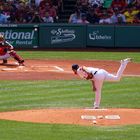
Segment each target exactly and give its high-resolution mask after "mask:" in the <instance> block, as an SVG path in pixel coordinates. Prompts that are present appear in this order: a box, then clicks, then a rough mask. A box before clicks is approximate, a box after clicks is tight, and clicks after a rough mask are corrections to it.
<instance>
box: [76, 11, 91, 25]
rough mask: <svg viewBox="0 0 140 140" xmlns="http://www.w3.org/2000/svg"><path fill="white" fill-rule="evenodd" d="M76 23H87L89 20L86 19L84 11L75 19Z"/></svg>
mask: <svg viewBox="0 0 140 140" xmlns="http://www.w3.org/2000/svg"><path fill="white" fill-rule="evenodd" d="M77 23H82V24H87V23H89V22H88V21H87V16H86V14H85V13H83V14H82V15H81V19H79V20H77Z"/></svg>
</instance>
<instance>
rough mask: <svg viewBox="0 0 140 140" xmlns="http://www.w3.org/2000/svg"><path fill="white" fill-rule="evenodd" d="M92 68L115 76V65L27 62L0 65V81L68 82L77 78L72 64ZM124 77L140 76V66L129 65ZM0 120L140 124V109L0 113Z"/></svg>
mask: <svg viewBox="0 0 140 140" xmlns="http://www.w3.org/2000/svg"><path fill="white" fill-rule="evenodd" d="M75 63H76V64H79V65H85V66H93V67H98V68H103V69H106V70H107V71H109V72H111V73H116V72H117V70H118V68H119V65H120V63H119V62H118V61H92V60H91V61H89V60H88V61H86V60H82V61H81V60H59V61H58V60H26V63H25V66H18V65H17V64H15V63H14V61H9V63H8V64H7V65H5V66H3V65H0V77H1V80H67V79H75V78H79V77H76V76H74V75H73V73H72V71H71V65H72V64H75ZM124 76H140V63H133V62H131V63H129V64H128V66H127V69H126V70H125V72H124ZM0 119H7V120H16V121H25V122H38V123H59V124H78V125H127V124H140V109H98V110H93V109H70V108H69V109H43V110H41V109H40V110H27V111H15V112H2V113H0Z"/></svg>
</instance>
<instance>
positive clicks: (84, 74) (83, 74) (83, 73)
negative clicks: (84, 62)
mask: <svg viewBox="0 0 140 140" xmlns="http://www.w3.org/2000/svg"><path fill="white" fill-rule="evenodd" d="M98 70H99V69H98V68H93V67H85V66H83V67H79V68H78V70H77V74H78V75H79V76H80V77H81V78H82V79H86V78H87V76H88V73H91V74H92V75H94V73H95V72H96V71H98Z"/></svg>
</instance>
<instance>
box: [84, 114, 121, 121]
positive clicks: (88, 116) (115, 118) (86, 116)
mask: <svg viewBox="0 0 140 140" xmlns="http://www.w3.org/2000/svg"><path fill="white" fill-rule="evenodd" d="M81 119H82V120H96V119H107V120H119V119H121V117H120V116H119V115H106V116H103V115H99V116H94V115H81Z"/></svg>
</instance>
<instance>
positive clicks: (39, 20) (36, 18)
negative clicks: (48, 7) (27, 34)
mask: <svg viewBox="0 0 140 140" xmlns="http://www.w3.org/2000/svg"><path fill="white" fill-rule="evenodd" d="M42 22H43V19H42V18H41V17H40V15H39V13H38V12H37V11H35V12H34V13H33V17H32V19H31V21H30V23H42Z"/></svg>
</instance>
